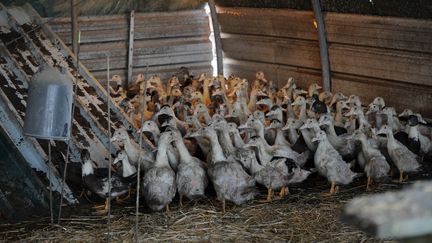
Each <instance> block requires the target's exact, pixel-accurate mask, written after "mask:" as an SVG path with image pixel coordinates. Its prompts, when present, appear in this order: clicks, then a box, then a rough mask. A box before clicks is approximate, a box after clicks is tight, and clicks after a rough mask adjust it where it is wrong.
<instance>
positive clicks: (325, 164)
mask: <svg viewBox="0 0 432 243" xmlns="http://www.w3.org/2000/svg"><path fill="white" fill-rule="evenodd" d="M312 141H318V148H317V150H316V152H315V155H314V163H315V168H316V169H317V170H318V173H319V174H320V175H321V176H324V177H326V178H327V180H328V181H329V182H330V183H331V188H330V192H329V194H328V195H334V194H336V193H337V192H338V190H339V189H338V186H337V185H347V184H349V183H351V182H352V181H353V179H354V178H355V177H357V176H358V175H357V174H356V173H354V172H353V171H351V169H350V166H349V164H347V163H346V162H345V161H344V160H343V159H342V156H341V155H340V154H339V153H338V151H337V150H336V149H335V148H334V147H333V146H332V145H331V143H330V142H329V140H328V139H327V134H326V133H325V132H324V131H320V132H318V133H317V134H316V136H315V137H314V138H313V139H312Z"/></svg>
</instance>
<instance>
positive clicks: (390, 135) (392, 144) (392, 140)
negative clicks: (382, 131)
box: [387, 131, 397, 147]
mask: <svg viewBox="0 0 432 243" xmlns="http://www.w3.org/2000/svg"><path fill="white" fill-rule="evenodd" d="M396 144H397V143H396V140H395V138H394V136H393V131H389V132H387V146H388V147H395V146H396Z"/></svg>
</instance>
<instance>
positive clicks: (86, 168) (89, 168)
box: [82, 159, 94, 176]
mask: <svg viewBox="0 0 432 243" xmlns="http://www.w3.org/2000/svg"><path fill="white" fill-rule="evenodd" d="M93 173H94V169H93V165H92V161H91V160H89V159H88V160H86V161H85V163H84V164H83V166H82V176H88V175H92V174H93Z"/></svg>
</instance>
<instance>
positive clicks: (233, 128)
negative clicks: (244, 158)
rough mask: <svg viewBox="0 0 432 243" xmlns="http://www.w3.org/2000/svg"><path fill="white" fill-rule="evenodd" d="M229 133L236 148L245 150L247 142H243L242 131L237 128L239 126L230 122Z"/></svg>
mask: <svg viewBox="0 0 432 243" xmlns="http://www.w3.org/2000/svg"><path fill="white" fill-rule="evenodd" d="M227 126H228V132H229V134H230V135H231V137H232V141H233V144H234V146H235V147H236V148H243V147H244V145H245V142H244V141H243V138H242V137H241V135H240V131H239V130H238V128H237V124H236V123H234V122H228V124H227Z"/></svg>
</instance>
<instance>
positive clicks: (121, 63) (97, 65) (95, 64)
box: [85, 52, 212, 72]
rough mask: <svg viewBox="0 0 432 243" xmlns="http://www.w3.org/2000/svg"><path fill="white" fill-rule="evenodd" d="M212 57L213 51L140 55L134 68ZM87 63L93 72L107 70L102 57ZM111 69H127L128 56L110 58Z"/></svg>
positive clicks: (135, 58)
mask: <svg viewBox="0 0 432 243" xmlns="http://www.w3.org/2000/svg"><path fill="white" fill-rule="evenodd" d="M211 58H212V53H211V52H207V53H200V52H198V53H180V54H177V55H173V54H162V55H147V56H144V55H140V56H135V57H134V58H133V60H134V61H133V63H134V69H135V68H140V67H146V66H147V65H150V66H154V65H169V64H176V63H183V64H187V63H196V62H206V61H208V60H210V59H211ZM85 65H86V67H87V68H88V69H90V70H91V71H92V72H95V71H103V70H106V63H103V62H101V61H100V59H90V60H86V61H85ZM110 68H111V69H123V68H124V69H126V68H127V57H124V56H122V57H113V58H110Z"/></svg>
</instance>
